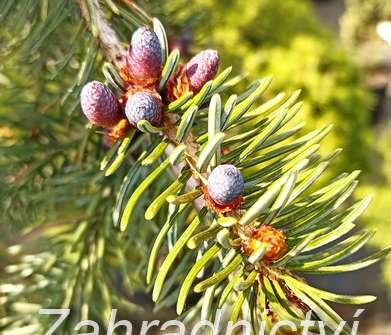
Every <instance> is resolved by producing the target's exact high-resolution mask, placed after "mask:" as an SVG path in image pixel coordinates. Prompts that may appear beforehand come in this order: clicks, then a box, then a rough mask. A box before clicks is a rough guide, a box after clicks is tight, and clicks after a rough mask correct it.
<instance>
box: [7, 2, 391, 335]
mask: <svg viewBox="0 0 391 335" xmlns="http://www.w3.org/2000/svg"><path fill="white" fill-rule="evenodd" d="M10 3H11V2H10ZM88 3H89V6H88V7H87V10H88V15H89V18H90V19H89V20H87V21H88V28H89V31H91V34H90V33H88V32H87V30H85V28H84V24H82V23H81V18H80V16H79V15H80V13H79V11H78V8H77V7H76V6H75V4H74V3H73V2H64V1H61V0H59V1H50V2H48V1H43V2H42V3H38V2H30V1H28V2H26V3H13V2H12V5H10V11H8V9H7V11H3V12H2V13H5V14H2V15H3V16H2V17H1V19H2V20H4V19H5V20H6V23H7V26H9V27H11V24H13V23H14V20H15V19H16V18H19V20H21V21H20V22H19V24H22V27H21V28H23V29H20V30H16V31H17V32H19V31H20V32H21V33H20V35H19V34H15V35H14V34H13V33H12V31H11V29H14V27H12V28H9V30H5V31H4V32H2V34H4V35H5V41H6V42H5V43H4V44H5V45H4V49H3V50H4V54H2V55H1V56H2V57H5V56H7V57H8V59H7V62H6V63H5V64H4V65H2V68H1V69H0V71H1V73H2V78H4V79H3V84H2V85H3V89H4V92H5V94H4V95H3V96H2V98H1V99H2V100H1V101H0V106H6V107H5V109H4V110H2V111H1V118H2V121H3V124H5V125H7V129H5V130H6V131H7V132H8V133H6V134H7V136H3V137H2V138H1V141H0V150H1V151H0V152H1V156H0V164H1V165H0V166H1V170H0V173H1V177H2V178H1V180H2V185H1V187H2V189H3V190H4V193H2V198H1V205H2V208H3V210H4V211H6V212H7V215H8V216H5V217H4V218H3V220H4V222H6V220H10V221H11V222H16V223H18V224H19V225H20V226H25V227H26V230H24V231H21V230H19V232H18V233H19V234H18V235H17V236H18V238H20V241H19V243H16V244H15V243H14V244H13V245H10V246H8V247H7V248H4V249H1V258H0V260H1V261H2V262H4V263H6V264H7V265H6V266H5V271H4V273H2V274H1V283H2V284H1V285H0V293H1V294H2V296H1V299H0V301H1V310H0V313H1V314H0V315H1V316H0V330H1V331H2V333H3V334H15V333H17V332H19V333H25V334H29V333H34V334H43V333H44V332H45V331H46V329H45V328H47V324H48V319H46V318H43V317H42V318H41V317H39V315H38V314H37V310H38V309H39V308H41V307H45V308H47V307H57V308H58V307H71V308H72V310H73V313H72V319H70V320H69V323H67V324H65V325H64V326H63V330H62V331H63V333H64V334H68V333H71V332H72V331H73V327H74V322H77V321H79V320H83V319H88V318H91V319H93V320H96V321H99V322H101V323H102V322H104V321H107V319H108V314H109V311H110V310H111V308H120V309H121V310H123V311H124V312H126V313H128V315H130V316H131V317H133V318H134V317H137V315H138V314H139V313H144V314H145V312H144V311H143V310H142V309H143V307H145V306H142V304H140V303H137V304H136V303H135V301H136V299H135V295H136V294H138V293H140V292H146V291H148V290H149V289H151V290H152V292H148V293H151V295H152V300H153V301H154V302H155V303H156V304H155V307H154V308H155V311H157V310H160V309H163V308H172V307H173V306H175V305H176V308H177V312H178V313H179V314H181V317H183V318H185V320H186V321H187V322H191V321H192V320H193V319H194V318H199V317H203V318H208V319H213V318H214V315H215V311H216V309H217V308H218V307H222V306H225V308H227V309H228V310H229V311H230V315H231V317H230V318H231V320H237V319H238V318H239V317H242V318H243V319H247V320H251V323H252V325H253V327H254V330H255V331H256V332H257V331H258V329H259V323H260V321H264V322H266V327H267V330H268V331H269V330H270V328H271V326H272V323H273V318H271V317H270V314H269V312H268V310H269V309H270V308H271V310H272V311H273V316H274V317H275V318H277V319H285V320H291V321H293V322H296V323H297V321H299V320H301V319H303V317H304V312H305V311H306V310H307V309H312V310H314V311H315V312H316V317H317V318H318V319H319V320H323V321H324V322H325V323H326V325H327V327H328V329H329V330H335V329H336V328H337V326H338V323H339V322H340V321H341V318H340V317H339V316H338V315H337V314H336V313H335V312H334V311H333V310H332V309H331V307H330V306H329V305H328V304H327V303H326V301H331V302H337V303H344V304H345V303H347V304H362V303H369V302H371V301H373V300H374V299H375V298H374V297H372V296H346V295H341V294H334V293H330V292H325V291H323V290H320V289H317V288H315V287H312V286H311V285H310V284H307V283H305V282H304V281H303V280H302V279H301V277H300V276H299V274H298V272H304V273H314V274H319V275H322V274H325V273H326V274H330V273H341V272H347V271H354V270H358V269H361V268H364V267H366V266H369V265H372V264H374V263H376V262H378V261H380V260H381V259H382V258H383V257H384V256H386V255H387V254H388V253H389V252H390V251H391V249H390V247H386V248H384V249H383V250H382V251H379V252H376V253H374V254H373V255H371V256H369V257H366V258H363V259H360V260H355V261H351V260H348V261H346V259H347V257H349V256H351V255H353V254H355V253H356V252H357V251H359V250H360V249H361V248H362V247H364V245H365V244H366V243H367V242H368V241H369V240H370V239H371V238H372V236H373V234H372V233H371V232H367V231H363V232H354V233H353V234H350V235H348V233H351V232H352V231H353V229H354V228H355V223H354V222H355V220H356V219H357V218H358V217H359V216H360V215H361V214H362V212H363V211H364V210H365V209H366V207H367V205H368V204H369V202H370V197H363V198H362V199H360V200H351V196H352V194H353V192H354V190H355V188H356V186H357V183H358V181H357V178H358V175H359V172H358V171H353V172H352V173H341V174H338V175H337V177H335V178H332V179H327V178H326V182H323V183H322V184H321V185H319V183H317V181H318V180H319V178H321V177H323V176H324V172H325V170H326V168H327V167H328V166H329V165H330V164H331V162H332V161H333V160H334V158H335V157H336V155H337V154H338V153H339V152H340V150H339V149H337V150H328V149H326V150H325V151H324V152H323V151H321V150H320V148H321V143H322V142H323V140H324V139H325V137H326V135H327V134H328V133H329V132H330V129H331V127H329V126H324V125H323V124H322V127H320V128H318V129H316V130H313V131H310V132H305V131H304V130H302V127H303V124H302V123H301V122H300V121H296V119H295V117H296V116H297V114H298V113H299V112H300V111H301V110H302V107H303V103H302V102H301V101H298V98H299V92H298V91H294V92H293V93H291V94H290V93H287V92H286V93H283V92H280V91H279V87H282V86H284V85H283V83H282V82H280V83H279V82H278V81H277V85H276V88H275V87H274V85H272V86H271V88H273V90H275V92H273V91H272V93H267V92H268V91H267V89H268V88H269V85H270V84H271V78H270V77H265V78H263V79H258V80H255V81H254V82H252V83H251V84H250V85H249V86H248V87H246V86H245V84H244V83H243V84H241V79H242V78H241V76H236V77H235V76H233V75H231V70H232V68H231V67H229V68H227V69H225V70H223V71H220V73H219V74H218V75H217V76H216V78H215V79H214V80H212V81H210V82H208V83H206V84H205V85H204V87H203V88H202V90H201V91H200V92H199V93H197V94H195V95H194V96H192V95H191V94H184V96H182V97H180V98H178V100H177V101H175V102H172V103H170V104H166V105H165V109H164V113H167V115H169V117H170V120H171V122H172V124H170V127H172V128H173V129H171V128H169V129H167V128H164V127H154V126H152V125H151V124H150V123H148V122H142V121H141V122H139V123H138V124H137V129H136V128H134V129H132V130H130V131H129V132H128V134H127V136H126V137H125V138H124V139H123V140H122V141H120V142H118V143H117V144H116V145H114V146H113V147H112V148H111V149H108V148H105V146H104V145H103V143H102V140H101V132H100V130H97V129H95V128H93V127H91V126H89V125H85V120H84V119H83V118H82V117H81V113H79V107H78V105H79V102H78V100H79V93H80V89H81V87H82V85H83V84H84V83H85V82H86V81H88V80H90V79H92V78H94V79H96V77H98V76H99V75H100V72H101V70H102V72H103V75H104V77H105V79H106V83H107V84H108V85H110V86H111V88H112V89H113V90H115V91H116V93H117V94H118V95H119V96H121V95H122V94H123V93H124V87H123V84H124V83H123V82H121V79H120V76H119V74H118V69H115V67H114V66H112V65H109V64H107V63H104V59H103V57H104V56H103V54H101V53H100V52H99V46H98V43H97V41H96V37H97V36H99V33H100V31H99V26H98V25H97V20H96V18H97V17H98V16H96V15H100V14H101V13H97V10H103V11H104V13H105V15H106V16H107V18H110V19H111V20H112V21H111V22H112V23H113V25H115V27H116V33H118V34H119V35H120V36H123V35H124V34H128V36H129V35H130V32H131V31H132V30H133V29H134V27H136V26H138V25H145V24H149V25H150V26H152V25H153V26H154V28H155V29H156V30H157V31H158V33H159V37H160V41H161V42H162V43H164V45H165V41H166V40H167V39H166V37H165V32H164V29H163V28H162V26H161V24H160V23H159V22H158V21H157V20H156V19H155V20H153V21H152V20H150V19H149V18H148V17H147V16H145V15H144V14H142V12H140V10H139V9H138V8H137V7H134V6H135V5H134V3H133V2H132V3H131V4H129V7H126V6H125V5H122V6H120V7H117V5H115V4H114V3H113V2H111V1H106V2H105V5H102V6H103V7H102V8H101V7H100V5H99V3H98V2H97V1H89V2H88ZM220 4H221V3H220V2H219V5H220ZM206 5H207V4H205V6H206ZM289 5H290V6H289ZM1 6H3V7H4V6H5V5H4V4H2V5H1ZM97 6H98V7H97ZM221 6H222V5H221ZM11 8H12V10H11ZM281 8H282V9H280V7H278V6H274V5H272V3H268V2H259V3H257V7H256V9H257V10H262V11H263V10H266V9H270V10H272V9H273V11H274V12H275V13H280V14H282V13H285V14H286V11H287V10H291V11H292V12H294V13H296V14H295V15H293V17H296V15H300V14H302V13H307V12H308V7H307V6H306V5H305V3H304V4H302V5H297V4H296V5H295V6H293V3H292V2H289V1H287V2H284V5H282V6H281ZM2 9H3V10H4V8H2ZM238 9H239V7H238ZM245 9H246V7H245ZM296 9H297V11H296ZM210 12H211V13H212V14H213V15H216V12H217V11H210ZM255 12H256V11H255ZM219 13H220V14H219V15H221V14H222V13H224V10H223V8H220V11H219ZM243 13H244V14H245V15H244V18H243V22H242V24H243V27H241V28H242V29H245V28H246V29H247V32H246V31H240V34H243V36H249V37H248V38H249V40H251V38H255V36H257V34H256V33H254V32H253V31H252V30H251V26H250V24H255V23H256V22H254V20H255V16H254V13H253V11H252V10H250V9H247V10H244V11H243ZM6 14H7V15H6ZM246 17H247V19H246ZM211 19H212V20H214V19H217V18H214V17H212V18H211ZM274 20H275V19H270V20H265V22H266V24H267V25H269V29H270V30H269V31H271V30H272V25H273V24H274V22H275V21H274ZM286 20H287V21H288V22H291V21H290V20H289V19H288V18H286ZM283 21H285V19H284V20H283ZM283 21H282V22H283ZM75 22H77V23H79V24H75ZM221 22H222V25H221V27H222V28H226V26H225V24H224V22H225V21H224V20H223V18H221ZM60 23H63V25H60ZM254 27H256V25H254ZM302 27H303V29H305V31H306V32H311V34H312V33H313V31H316V29H317V28H316V25H315V23H314V22H313V21H312V19H311V20H309V21H307V23H306V24H304V23H303V25H302ZM232 31H233V30H231V32H232ZM265 31H267V29H266V30H265ZM68 33H69V36H73V38H65V39H64V40H65V41H66V42H67V43H69V44H64V45H59V44H58V43H56V42H57V41H56V40H57V39H58V38H59V36H61V37H62V38H61V40H62V39H63V37H64V36H67V37H68V35H64V34H68ZM246 33H247V35H246ZM311 34H310V35H311ZM211 35H212V36H213V35H214V34H211ZM128 36H127V38H126V40H127V39H128ZM238 36H240V35H238ZM49 37H50V38H49ZM307 38H309V37H307V36H304V35H303V36H301V37H300V38H298V39H295V38H287V37H284V36H277V37H276V40H275V41H273V42H272V43H270V44H269V46H268V50H269V51H268V52H269V53H270V54H273V51H274V52H275V54H274V56H273V58H274V59H276V60H281V59H282V56H281V55H279V52H278V50H277V49H274V47H273V45H275V44H279V43H280V44H281V45H284V44H286V45H285V47H288V46H289V47H290V46H295V48H298V49H299V50H301V48H304V47H303V42H302V41H303V40H306V39H307ZM325 38H326V37H325ZM302 39H303V40H302ZM292 40H293V42H292ZM220 42H222V41H220ZM224 42H225V40H224ZM231 42H232V41H231ZM241 42H242V41H239V40H238V41H235V43H234V44H233V45H235V46H238V48H237V49H238V50H236V51H237V56H236V58H235V60H236V61H238V60H239V64H242V60H241V57H242V56H243V55H247V54H249V52H250V50H252V49H253V48H254V53H255V54H256V53H259V52H261V51H260V49H259V50H257V48H255V46H254V45H253V48H252V47H251V48H250V46H251V45H250V44H249V45H247V43H246V42H243V44H242V43H241ZM254 43H255V42H254ZM295 43H297V45H296V44H295ZM217 44H219V43H217ZM221 44H222V45H221V46H222V47H223V48H224V44H223V43H221ZM240 45H244V49H243V50H245V51H244V53H242V51H241V50H240V48H239V46H240ZM319 47H320V45H319ZM265 48H266V46H265ZM233 49H236V48H233ZM315 49H317V48H314V49H311V48H310V51H309V52H308V55H307V56H308V57H309V58H308V59H309V63H311V60H312V58H311V57H310V54H311V53H312V52H314V51H315ZM167 51H168V50H167ZM321 51H322V52H323V53H326V51H327V50H326V49H322V50H321ZM251 52H252V51H251ZM233 54H234V50H232V51H231V54H229V53H227V54H226V56H225V59H229V57H232V59H233ZM300 54H301V53H300ZM165 55H166V56H168V52H167V54H166V53H165ZM318 55H319V57H320V55H323V54H322V53H319V54H318ZM340 59H341V58H339V56H338V57H337V60H340ZM178 61H179V53H177V52H173V53H171V54H170V55H169V56H168V57H167V60H166V63H165V64H164V67H163V69H164V72H163V78H162V79H161V81H160V82H159V84H158V88H159V89H160V90H162V89H164V87H165V83H166V81H167V79H168V78H170V77H171V76H172V74H173V72H174V71H173V69H174V68H175V67H176V66H177V63H178ZM243 61H244V60H243ZM234 63H235V62H234ZM314 63H315V65H314V68H316V69H317V70H319V65H318V64H317V62H316V61H314ZM333 64H335V63H333ZM19 65H20V67H19ZM17 66H18V68H17V70H16V67H17ZM340 66H341V68H343V69H345V63H344V61H341V65H340ZM265 68H266V67H265ZM31 69H34V71H31ZM270 69H275V70H276V71H278V68H277V67H271V68H270ZM326 73H327V71H326ZM352 73H353V70H352ZM32 74H34V76H32ZM323 74H325V72H323ZM351 76H352V75H351V74H349V75H347V78H349V79H350V80H351V79H352V77H351ZM277 77H278V74H277ZM283 78H284V76H283ZM315 78H318V77H316V76H315ZM337 78H338V80H342V79H343V78H344V77H343V74H341V77H337ZM320 79H321V77H320V76H319V80H320ZM322 79H323V78H322ZM330 80H331V79H330ZM334 80H335V81H337V79H336V78H333V80H331V81H332V83H333V82H334ZM304 82H305V81H304ZM37 83H39V85H37ZM291 83H292V85H294V84H300V83H301V81H300V80H298V81H293V82H291ZM319 85H320V87H322V88H323V86H322V85H325V86H332V85H331V84H326V83H323V81H322V83H321V84H319ZM241 87H245V88H243V89H242V88H241ZM338 89H339V88H338ZM234 90H235V91H236V92H237V93H238V94H237V95H230V92H232V91H234ZM358 90H359V89H358ZM342 91H343V90H342ZM346 92H348V91H346ZM305 93H306V97H307V98H309V100H310V101H311V99H312V100H313V102H312V103H314V101H318V99H322V97H323V99H324V100H325V101H328V100H330V99H331V100H332V99H334V97H335V96H336V95H335V94H330V95H328V94H326V93H324V92H323V94H324V95H323V94H322V95H317V94H315V93H311V94H310V93H309V92H305ZM312 94H313V95H312ZM346 94H348V93H346ZM349 94H350V93H349ZM270 97H272V98H270ZM311 97H312V98H311ZM343 97H344V98H345V99H347V97H346V96H343ZM349 97H350V95H349ZM324 103H325V102H321V104H324ZM337 106H338V105H337ZM343 106H344V105H342V104H341V105H340V108H343ZM2 108H3V107H2ZM335 108H337V107H335ZM304 110H305V109H304ZM360 122H361V121H360ZM337 126H338V125H337ZM171 130H174V131H173V132H171ZM355 130H356V131H357V129H355ZM172 133H173V134H174V135H172ZM9 162H12V166H11V165H10V164H9ZM228 162H229V163H233V164H235V165H236V166H237V167H238V168H239V169H240V171H241V173H242V175H243V177H244V179H245V192H244V195H243V203H242V204H241V206H240V208H238V209H237V210H235V211H231V212H229V213H228V214H227V213H226V214H223V213H220V212H218V211H216V210H215V209H214V207H213V206H211V204H210V203H208V202H207V201H206V200H204V199H203V198H202V195H203V194H204V192H205V191H204V189H203V187H202V186H204V185H205V180H206V178H207V176H208V174H209V172H210V171H211V170H212V168H213V167H214V166H216V164H219V163H228ZM204 198H206V195H205V194H204ZM2 225H4V223H3V222H2ZM262 228H264V229H266V230H268V231H269V233H270V234H277V233H278V234H280V235H276V236H284V237H286V246H285V244H284V245H281V239H280V245H279V246H278V248H280V249H282V250H284V252H283V253H281V254H278V257H276V258H271V259H270V260H269V261H267V260H266V256H267V255H268V254H269V253H270V252H271V251H270V250H269V249H270V248H269V247H270V246H269V245H268V242H267V241H258V240H254V236H256V235H254V234H252V233H251V232H253V233H254V232H257V231H258V229H262ZM276 236H274V237H275V238H276ZM277 240H278V239H277ZM273 241H274V239H273ZM258 242H259V243H258ZM283 242H285V241H283ZM285 247H286V248H287V250H285V249H284V248H285ZM320 248H322V249H320ZM150 250H151V251H150ZM285 251H287V252H285ZM272 252H273V250H272ZM274 256H275V255H274ZM341 261H343V262H342V263H341ZM144 277H146V282H147V283H148V284H150V287H147V285H146V284H145V283H144V280H143V278H144ZM197 294H198V295H197ZM190 295H191V296H193V297H198V302H196V303H194V304H192V303H190V304H189V306H186V302H187V301H188V300H190V299H188V297H189V296H190ZM293 298H294V299H293ZM297 299H299V301H300V302H301V303H302V304H303V305H304V307H303V305H300V304H299V305H298V304H297ZM193 301H194V300H193ZM185 309H186V312H185ZM141 311H142V312H141ZM184 312H185V313H184ZM347 328H348V327H346V329H345V330H344V333H345V334H347V333H348V332H349V330H348V329H347Z"/></svg>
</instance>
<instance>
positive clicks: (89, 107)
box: [80, 81, 121, 128]
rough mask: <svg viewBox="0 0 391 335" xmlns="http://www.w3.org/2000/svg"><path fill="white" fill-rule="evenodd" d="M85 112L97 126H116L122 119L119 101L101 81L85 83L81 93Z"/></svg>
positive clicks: (82, 106) (81, 101)
mask: <svg viewBox="0 0 391 335" xmlns="http://www.w3.org/2000/svg"><path fill="white" fill-rule="evenodd" d="M80 103H81V108H82V110H83V113H84V114H85V116H86V117H87V118H88V120H89V121H90V122H91V123H92V124H94V125H97V126H100V127H104V128H108V127H113V126H115V125H116V124H117V123H118V121H119V120H120V119H121V113H120V111H119V108H118V101H117V99H116V97H115V95H114V94H113V92H111V90H110V89H109V88H108V87H107V86H106V85H104V84H102V83H100V82H99V81H91V82H89V83H88V84H86V85H84V87H83V89H82V91H81V94H80Z"/></svg>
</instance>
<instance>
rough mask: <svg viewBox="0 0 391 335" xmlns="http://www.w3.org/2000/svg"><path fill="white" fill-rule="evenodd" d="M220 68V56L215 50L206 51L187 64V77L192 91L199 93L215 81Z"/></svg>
mask: <svg viewBox="0 0 391 335" xmlns="http://www.w3.org/2000/svg"><path fill="white" fill-rule="evenodd" d="M218 67H219V54H218V53H217V51H215V50H211V49H208V50H204V51H201V52H200V53H198V54H197V55H195V56H194V57H193V58H192V59H190V61H189V62H188V63H187V64H186V76H187V79H188V80H189V85H190V87H189V88H190V91H192V92H193V93H197V92H199V91H200V90H201V88H202V86H204V85H205V84H206V83H207V82H208V81H209V80H211V79H213V78H214V77H215V75H216V73H217V69H218Z"/></svg>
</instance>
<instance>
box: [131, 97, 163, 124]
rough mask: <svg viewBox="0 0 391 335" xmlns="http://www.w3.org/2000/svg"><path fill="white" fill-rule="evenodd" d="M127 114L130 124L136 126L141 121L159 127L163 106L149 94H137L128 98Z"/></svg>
mask: <svg viewBox="0 0 391 335" xmlns="http://www.w3.org/2000/svg"><path fill="white" fill-rule="evenodd" d="M125 114H126V117H127V118H128V120H129V123H130V124H132V125H133V126H135V125H136V124H137V122H138V121H140V120H147V121H149V122H150V123H152V124H155V125H158V124H159V123H160V120H161V115H162V112H161V105H160V102H159V100H158V99H157V98H156V97H154V96H153V95H152V94H150V93H147V92H137V93H135V94H133V95H131V96H130V97H129V98H128V101H127V102H126V106H125Z"/></svg>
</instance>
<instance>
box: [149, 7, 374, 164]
mask: <svg viewBox="0 0 391 335" xmlns="http://www.w3.org/2000/svg"><path fill="white" fill-rule="evenodd" d="M155 2H157V3H159V4H160V5H161V7H162V9H160V11H161V13H166V12H172V13H177V12H178V11H179V10H180V9H181V10H180V15H179V18H180V20H182V21H185V18H188V20H190V21H191V23H192V24H191V25H190V28H189V29H190V30H191V31H192V32H194V41H195V44H196V45H197V46H198V45H203V46H205V47H211V46H212V47H215V48H216V49H218V50H219V52H220V54H221V58H222V62H223V63H224V64H230V65H233V66H234V68H235V69H236V71H240V72H241V73H249V74H251V75H250V76H249V79H252V78H253V77H254V76H258V77H263V76H266V75H270V74H272V75H273V78H274V85H273V87H271V90H270V91H269V95H268V97H272V96H274V95H275V94H277V93H278V92H280V91H281V90H286V91H293V90H295V89H297V88H298V87H300V88H301V89H302V95H303V97H304V100H305V104H304V109H303V112H302V114H301V116H302V118H303V120H305V122H306V123H307V125H308V126H309V127H310V128H316V127H319V126H320V125H324V124H327V123H331V124H333V125H334V132H333V134H332V135H331V136H329V137H328V138H327V139H326V141H325V144H324V147H325V148H326V149H331V148H334V147H336V146H338V147H343V148H344V149H345V150H346V153H345V155H344V157H343V158H342V159H341V160H340V161H339V162H337V164H336V166H335V167H334V169H335V170H337V171H340V170H344V169H346V168H348V167H349V168H362V167H365V164H366V157H367V152H368V150H369V148H370V135H369V131H368V130H369V120H370V115H369V110H370V107H371V105H372V98H371V96H370V94H369V93H368V92H367V90H366V89H365V86H364V82H363V80H362V78H361V76H360V71H358V67H357V66H356V65H355V64H354V63H353V62H352V60H351V59H349V57H348V56H347V54H346V52H345V51H343V50H342V49H341V48H339V47H338V46H337V44H336V42H334V41H333V38H332V37H331V36H330V34H329V33H328V32H326V31H325V30H324V29H323V28H322V27H321V26H320V24H319V23H318V21H317V19H316V17H315V14H314V12H313V10H312V8H311V4H310V2H309V1H296V0H284V1H274V0H258V1H247V2H246V1H245V2H243V1H240V0H230V1H214V0H195V1H191V2H190V3H188V2H186V1H183V0H170V1H164V2H160V1H158V0H157V1H155ZM156 7H157V6H156ZM159 8H160V6H159ZM151 10H152V11H157V15H159V14H160V12H159V9H158V8H154V7H153V6H151ZM238 13H240V19H238ZM216 22H218V24H215V23H216ZM168 24H170V21H169V22H168ZM173 30H174V32H177V31H178V28H177V26H175V25H174V26H173ZM184 32H186V30H184Z"/></svg>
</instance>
